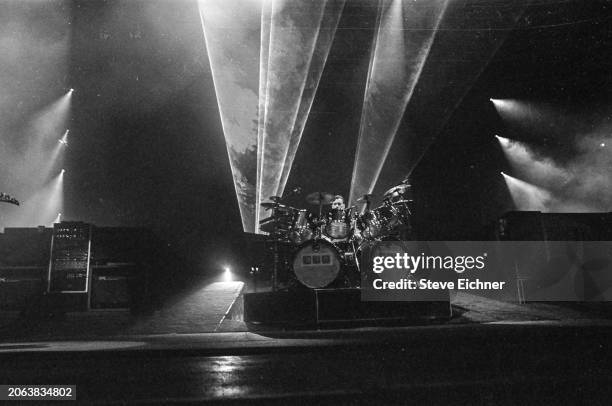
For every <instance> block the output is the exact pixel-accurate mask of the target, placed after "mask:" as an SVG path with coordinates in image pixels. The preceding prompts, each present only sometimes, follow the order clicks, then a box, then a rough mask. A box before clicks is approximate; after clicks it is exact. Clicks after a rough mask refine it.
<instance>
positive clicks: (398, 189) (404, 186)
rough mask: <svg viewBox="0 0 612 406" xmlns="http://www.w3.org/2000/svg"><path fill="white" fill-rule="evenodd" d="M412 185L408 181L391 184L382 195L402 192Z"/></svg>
mask: <svg viewBox="0 0 612 406" xmlns="http://www.w3.org/2000/svg"><path fill="white" fill-rule="evenodd" d="M411 188H412V186H410V184H408V183H402V184H401V185H397V186H393V187H392V188H391V189H389V190H387V191H386V192H385V193H384V196H388V195H393V194H396V193H397V194H400V195H401V194H404V193H405V192H406V191H407V190H410V189H411Z"/></svg>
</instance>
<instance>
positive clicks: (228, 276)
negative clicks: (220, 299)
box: [223, 266, 232, 282]
mask: <svg viewBox="0 0 612 406" xmlns="http://www.w3.org/2000/svg"><path fill="white" fill-rule="evenodd" d="M223 269H224V272H223V280H224V281H225V282H231V280H232V270H231V269H230V267H229V266H226V267H224V268H223Z"/></svg>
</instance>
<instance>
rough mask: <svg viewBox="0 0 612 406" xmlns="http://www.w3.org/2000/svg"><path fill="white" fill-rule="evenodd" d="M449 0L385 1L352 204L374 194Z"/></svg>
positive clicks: (365, 105)
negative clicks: (362, 197)
mask: <svg viewBox="0 0 612 406" xmlns="http://www.w3.org/2000/svg"><path fill="white" fill-rule="evenodd" d="M447 4H448V1H446V0H427V1H425V0H422V1H421V0H417V1H413V2H403V1H402V0H392V1H391V2H390V3H386V4H385V3H381V7H380V8H379V13H380V15H379V19H378V21H377V26H376V32H375V39H374V43H373V45H372V46H373V53H372V55H371V58H372V59H371V61H370V68H369V71H368V77H367V79H366V90H365V96H364V102H363V109H362V113H361V122H360V125H359V138H358V141H357V152H356V154H355V161H354V166H353V175H352V178H351V190H350V197H349V204H352V202H354V201H355V200H356V199H357V198H358V197H360V196H362V195H364V194H366V193H372V191H373V189H374V186H375V185H376V182H377V181H378V178H379V176H380V172H381V171H382V168H383V165H384V163H385V161H386V159H387V156H388V154H389V150H390V148H391V146H392V144H393V141H394V139H395V135H396V133H397V130H398V128H399V126H400V123H401V120H402V117H403V115H404V112H405V110H406V106H407V105H408V103H409V102H410V100H411V98H412V95H413V92H414V89H415V87H416V85H417V82H418V81H419V78H420V76H421V72H422V70H423V67H424V65H425V61H426V60H427V57H428V55H429V52H430V50H431V47H432V44H433V41H434V38H435V36H436V32H437V30H438V27H439V25H440V23H441V21H442V18H443V16H444V12H445V10H446V7H447ZM415 27H418V28H419V29H418V30H415V29H414V28H415ZM405 28H408V29H405Z"/></svg>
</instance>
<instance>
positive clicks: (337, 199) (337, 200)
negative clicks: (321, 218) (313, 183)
mask: <svg viewBox="0 0 612 406" xmlns="http://www.w3.org/2000/svg"><path fill="white" fill-rule="evenodd" d="M331 208H332V210H342V211H344V209H346V204H345V203H344V197H342V195H336V196H334V199H333V200H332V202H331Z"/></svg>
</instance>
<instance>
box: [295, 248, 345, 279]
mask: <svg viewBox="0 0 612 406" xmlns="http://www.w3.org/2000/svg"><path fill="white" fill-rule="evenodd" d="M293 272H294V273H295V276H296V278H297V279H298V280H299V281H300V282H301V283H302V284H303V285H304V286H306V287H309V288H313V289H316V288H324V287H326V286H328V285H330V284H331V283H332V282H333V281H335V280H336V278H337V277H338V274H339V273H340V255H339V254H338V250H337V249H336V247H334V246H333V244H331V243H329V242H327V241H324V240H318V241H308V242H307V243H306V244H304V245H302V246H301V247H300V249H299V250H298V251H297V252H296V253H295V256H294V258H293Z"/></svg>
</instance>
